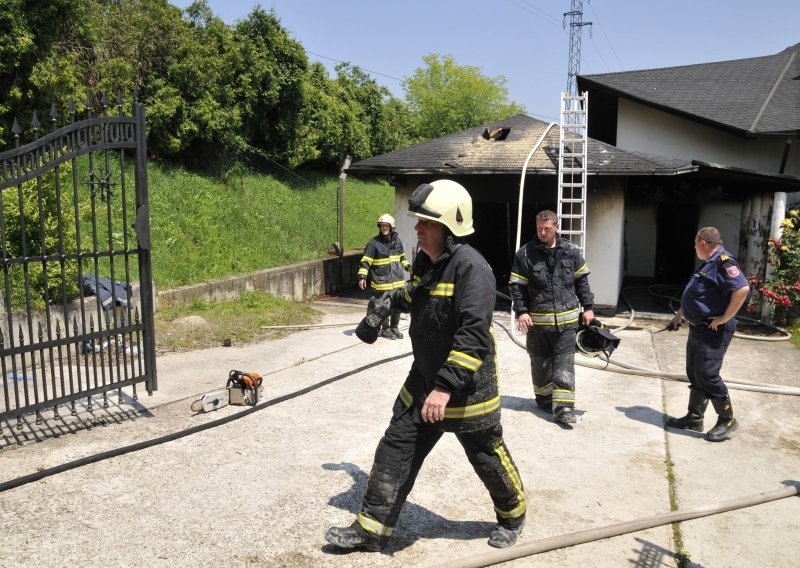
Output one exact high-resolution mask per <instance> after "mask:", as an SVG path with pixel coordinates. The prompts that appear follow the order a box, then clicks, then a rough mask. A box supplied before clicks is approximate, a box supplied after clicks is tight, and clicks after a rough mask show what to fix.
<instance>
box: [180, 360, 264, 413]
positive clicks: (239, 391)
mask: <svg viewBox="0 0 800 568" xmlns="http://www.w3.org/2000/svg"><path fill="white" fill-rule="evenodd" d="M263 383H264V378H263V377H262V376H261V375H259V374H258V373H253V372H249V373H245V372H244V371H237V370H235V369H234V370H232V371H231V372H230V373H228V382H227V384H226V385H225V388H224V389H223V390H218V391H214V392H210V393H207V394H204V395H203V396H201V397H200V398H199V399H198V400H196V401H194V402H193V403H192V411H194V412H201V411H202V412H209V411H211V410H216V409H218V408H222V407H223V406H228V405H229V404H232V405H236V406H253V405H255V404H258V400H259V399H260V398H261V396H262V395H263V394H264V385H263Z"/></svg>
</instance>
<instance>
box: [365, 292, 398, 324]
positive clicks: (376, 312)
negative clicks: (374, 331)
mask: <svg viewBox="0 0 800 568" xmlns="http://www.w3.org/2000/svg"><path fill="white" fill-rule="evenodd" d="M391 313H392V304H391V301H390V300H389V295H388V294H384V295H383V296H381V297H380V298H370V299H369V303H368V304H367V317H365V318H364V320H365V321H366V322H367V325H368V326H370V327H380V325H381V324H382V323H383V322H384V320H386V318H388V317H389V315H391Z"/></svg>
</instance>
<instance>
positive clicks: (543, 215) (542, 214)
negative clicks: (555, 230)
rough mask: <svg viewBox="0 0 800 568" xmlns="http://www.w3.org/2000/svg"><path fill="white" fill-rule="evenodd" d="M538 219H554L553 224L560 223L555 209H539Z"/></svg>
mask: <svg viewBox="0 0 800 568" xmlns="http://www.w3.org/2000/svg"><path fill="white" fill-rule="evenodd" d="M536 220H537V221H552V222H553V224H555V225H558V215H556V212H555V211H550V210H549V209H545V210H543V211H539V212H538V213H537V214H536Z"/></svg>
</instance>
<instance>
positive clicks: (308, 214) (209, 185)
mask: <svg viewBox="0 0 800 568" xmlns="http://www.w3.org/2000/svg"><path fill="white" fill-rule="evenodd" d="M302 175H303V179H302V180H300V179H299V178H298V179H297V181H296V182H295V181H293V182H292V183H291V185H290V184H289V183H287V182H286V181H281V180H278V179H276V178H274V177H271V176H264V175H256V174H251V173H247V172H242V173H239V174H236V175H232V176H228V178H227V179H226V180H225V182H223V181H220V180H218V179H214V178H210V177H204V176H201V175H198V174H195V173H190V172H187V171H186V170H184V169H181V168H176V167H170V166H164V165H160V164H153V163H151V164H150V166H149V169H148V181H149V186H150V223H151V241H152V251H153V278H154V280H155V284H156V286H157V287H158V288H161V289H164V288H173V287H176V286H181V285H185V284H193V283H198V282H205V281H208V280H214V279H219V278H225V277H227V276H232V275H237V274H245V273H248V272H253V271H255V270H260V269H264V268H271V267H274V266H283V265H287V264H292V263H295V262H300V261H303V260H309V259H314V258H321V257H324V256H326V255H327V251H328V248H329V246H330V245H331V244H332V243H333V242H335V241H336V240H338V227H337V219H336V216H337V194H338V187H339V181H338V178H337V177H336V176H333V175H331V176H323V175H320V174H314V173H311V174H306V173H303V174H302ZM385 212H389V213H392V214H394V189H393V188H392V187H391V186H389V185H388V184H387V183H386V182H384V181H378V180H371V181H365V180H359V179H356V178H353V177H349V178H348V179H347V183H346V185H345V248H346V249H351V248H360V247H363V246H364V244H365V243H366V242H367V241H368V240H369V238H370V237H372V236H373V235H375V233H376V232H377V229H376V228H375V221H376V220H377V218H378V217H379V216H380V215H381V214H382V213H385Z"/></svg>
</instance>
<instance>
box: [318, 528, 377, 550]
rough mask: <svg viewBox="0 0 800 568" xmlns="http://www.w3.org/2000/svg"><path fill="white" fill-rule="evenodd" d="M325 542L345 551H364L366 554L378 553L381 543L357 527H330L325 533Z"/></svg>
mask: <svg viewBox="0 0 800 568" xmlns="http://www.w3.org/2000/svg"><path fill="white" fill-rule="evenodd" d="M325 540H327V541H328V542H329V543H331V544H332V545H333V546H336V547H338V548H343V549H345V550H364V551H366V552H379V551H380V549H381V547H382V546H383V543H382V542H381V541H380V540H378V539H375V538H370V537H369V536H367V534H366V533H365V532H364V531H363V529H361V528H360V527H358V526H357V525H350V526H349V527H331V528H329V529H328V532H326V533H325Z"/></svg>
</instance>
